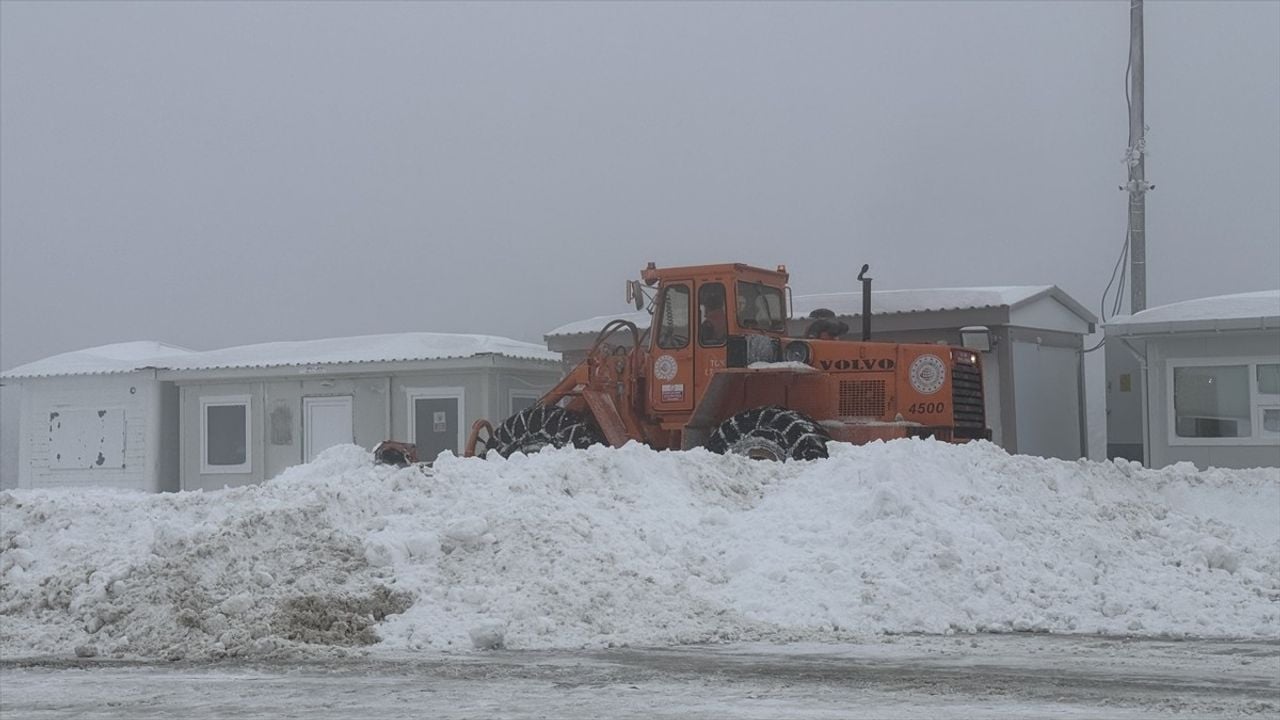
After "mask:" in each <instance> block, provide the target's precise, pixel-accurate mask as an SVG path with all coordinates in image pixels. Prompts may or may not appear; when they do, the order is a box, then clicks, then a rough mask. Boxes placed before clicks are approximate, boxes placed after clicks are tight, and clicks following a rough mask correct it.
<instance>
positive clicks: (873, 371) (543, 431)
mask: <svg viewBox="0 0 1280 720" xmlns="http://www.w3.org/2000/svg"><path fill="white" fill-rule="evenodd" d="M865 270H866V268H865V267H864V273H865ZM641 277H642V280H643V285H642V284H641V283H640V282H637V281H630V282H628V283H627V294H628V299H629V300H632V301H634V302H635V304H636V307H637V309H639V308H641V307H643V306H644V303H645V302H646V301H648V302H649V303H650V307H651V309H652V314H653V320H652V322H651V324H650V329H649V330H648V331H647V332H641V331H640V330H639V329H638V328H637V327H636V326H635V325H634V324H633V323H631V322H628V321H626V320H614V321H611V322H609V323H608V324H607V325H605V327H604V328H603V329H601V331H600V333H599V335H598V336H597V337H596V339H595V342H594V344H593V345H592V347H591V350H590V352H589V353H588V355H587V358H586V359H585V360H584V361H583V362H582V363H580V364H579V365H578V366H577V367H575V368H574V369H573V370H572V371H571V372H570V373H569V374H568V375H567V376H566V377H565V378H564V379H563V380H562V381H561V382H560V383H559V384H558V385H556V386H555V387H554V388H552V389H551V391H549V392H548V393H547V394H546V395H544V396H543V397H542V398H541V399H540V400H539V401H538V402H537V403H536V404H535V405H534V406H532V407H530V408H527V409H525V410H522V411H521V412H519V413H517V414H515V415H513V416H511V417H509V418H507V419H506V420H505V421H503V422H501V423H499V424H498V425H496V426H494V425H491V424H490V423H489V422H488V421H486V420H480V421H478V422H476V423H475V425H474V426H473V427H472V429H471V434H470V437H469V438H468V440H467V446H466V454H467V455H468V456H470V455H474V454H486V453H488V452H489V451H496V452H498V453H499V454H501V455H503V456H509V455H511V454H512V453H515V452H525V453H528V452H533V451H536V450H538V449H540V448H543V447H546V446H549V445H550V446H554V447H565V446H572V447H577V448H584V447H587V446H590V445H593V444H597V443H607V444H609V445H612V446H614V447H620V446H621V445H623V444H625V443H626V442H628V441H631V440H635V441H639V442H642V443H644V444H646V445H648V446H650V447H653V448H656V449H689V448H694V447H706V448H707V449H708V450H711V451H713V452H717V453H738V454H743V455H747V456H750V457H753V458H761V459H771V460H787V459H796V460H812V459H817V458H824V457H826V456H827V442H828V441H829V440H838V441H845V442H852V443H866V442H870V441H873V440H889V439H893V438H903V437H933V438H937V439H939V440H944V441H953V442H963V441H967V440H973V439H980V438H989V437H990V431H989V430H988V429H987V426H986V418H985V415H984V410H983V407H984V406H983V388H982V365H981V357H980V356H979V355H978V354H977V353H976V352H973V351H972V350H969V349H967V348H963V347H949V346H944V345H925V344H905V343H890V342H871V341H869V340H868V338H869V326H866V325H865V323H864V332H863V340H862V341H853V340H841V339H826V338H829V337H831V336H832V335H838V334H841V333H842V332H843V331H844V330H847V328H846V327H844V326H843V323H838V322H836V321H834V320H830V319H821V318H820V319H817V320H816V321H814V324H813V326H812V328H811V329H812V330H813V332H809V333H806V334H807V335H812V336H816V337H806V338H790V337H787V319H788V308H787V299H788V297H789V294H788V291H787V290H788V288H787V278H788V276H787V272H786V268H784V267H781V266H779V267H778V268H777V269H776V270H767V269H763V268H757V267H751V266H748V265H741V264H725V265H700V266H693V267H672V268H658V267H655V266H654V264H653V263H650V264H649V266H648V267H646V268H645V269H644V270H643V272H642V273H641ZM860 277H861V276H860ZM865 282H869V281H864V283H865ZM864 289H865V291H864V293H863V298H864V300H863V302H864V306H869V304H870V300H869V298H870V292H869V286H868V285H865V284H864ZM869 310H870V308H869V307H864V309H863V317H864V319H865V318H869ZM828 315H830V313H828ZM397 447H400V448H403V446H396V447H391V448H390V449H389V459H390V460H392V461H394V460H398V459H402V458H400V457H397V455H396V448H397Z"/></svg>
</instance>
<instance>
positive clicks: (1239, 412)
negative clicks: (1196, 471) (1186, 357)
mask: <svg viewBox="0 0 1280 720" xmlns="http://www.w3.org/2000/svg"><path fill="white" fill-rule="evenodd" d="M1173 414H1174V431H1175V432H1176V433H1177V435H1178V437H1185V438H1216V437H1249V436H1251V435H1253V423H1252V420H1251V418H1250V407H1249V366H1248V365H1220V366H1203V367H1176V368H1174V369H1173Z"/></svg>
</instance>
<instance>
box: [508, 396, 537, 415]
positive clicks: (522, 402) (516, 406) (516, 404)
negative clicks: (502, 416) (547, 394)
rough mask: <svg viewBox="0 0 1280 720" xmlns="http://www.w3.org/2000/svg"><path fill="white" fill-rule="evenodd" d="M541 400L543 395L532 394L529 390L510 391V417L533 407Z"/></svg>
mask: <svg viewBox="0 0 1280 720" xmlns="http://www.w3.org/2000/svg"><path fill="white" fill-rule="evenodd" d="M541 398H542V393H537V392H530V391H529V390H512V391H510V395H509V396H508V401H509V402H510V406H511V410H510V412H509V413H507V414H508V416H511V415H515V414H516V413H518V412H520V411H521V410H524V409H525V408H530V407H533V406H534V405H535V404H537V402H538V400H540V399H541Z"/></svg>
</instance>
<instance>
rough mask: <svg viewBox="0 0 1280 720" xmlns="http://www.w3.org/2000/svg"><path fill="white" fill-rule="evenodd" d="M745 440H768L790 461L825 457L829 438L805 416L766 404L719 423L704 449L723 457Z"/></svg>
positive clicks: (819, 426)
mask: <svg viewBox="0 0 1280 720" xmlns="http://www.w3.org/2000/svg"><path fill="white" fill-rule="evenodd" d="M744 437H756V438H762V439H766V440H771V441H773V442H774V443H776V444H777V445H778V446H779V447H781V448H782V449H783V451H784V452H785V453H786V454H787V457H789V458H790V459H792V460H819V459H822V458H825V457H827V441H828V440H829V439H830V436H829V435H828V434H827V432H826V431H825V430H823V429H822V426H821V425H818V424H817V423H815V422H814V421H812V420H810V419H809V418H807V417H805V416H804V415H802V414H800V413H798V412H796V411H794V410H788V409H786V408H782V407H777V406H775V405H767V406H765V407H758V408H754V409H751V410H746V411H744V412H740V413H738V414H737V415H734V416H733V417H730V418H729V419H727V420H725V421H724V422H722V423H720V426H719V427H717V428H716V429H715V432H713V433H711V437H710V438H709V439H708V440H707V445H706V448H707V449H708V450H710V451H711V452H714V453H719V454H721V455H724V454H726V453H728V452H729V451H730V448H732V447H733V445H734V444H735V443H737V442H738V441H739V440H741V439H743V438H744Z"/></svg>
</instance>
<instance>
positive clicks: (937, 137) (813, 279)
mask: <svg viewBox="0 0 1280 720" xmlns="http://www.w3.org/2000/svg"><path fill="white" fill-rule="evenodd" d="M1146 16H1147V26H1146V33H1147V119H1148V124H1149V125H1150V127H1151V130H1150V135H1149V148H1150V152H1151V155H1150V159H1149V162H1148V173H1149V177H1150V178H1151V180H1152V181H1153V182H1155V183H1156V185H1157V190H1156V191H1155V192H1154V193H1153V194H1152V195H1151V197H1150V200H1149V205H1148V213H1149V215H1148V217H1149V225H1148V229H1149V253H1150V276H1149V285H1150V301H1151V304H1162V303H1166V302H1171V301H1176V300H1180V299H1185V298H1189V297H1196V296H1202V295H1208V294H1218V293H1225V292H1236V291H1246V290H1256V289H1262V288H1274V287H1280V4H1277V3H1274V2H1241V3H1231V2H1213V3H1154V2H1149V3H1148V4H1147V12H1146ZM1128 32H1129V27H1128V3H1127V2H1124V1H1123V0H1118V1H1116V2H1093V3H1083V2H1081V3H1077V2H1072V3H1032V2H1023V3H1015V2H1000V3H959V2H956V3H951V2H948V3H896V2H895V3H870V2H867V3H849V4H833V3H823V4H813V5H798V4H764V3H755V4H747V5H736V4H729V3H699V4H645V5H622V4H615V3H609V4H585V3H570V4H556V5H542V4H533V3H518V4H512V5H502V4H484V5H479V4H468V5H448V4H440V3H429V4H428V3H394V4H392V3H387V4H360V5H348V4H341V3H336V2H329V3H314V4H303V3H249V4H232V3H217V4H197V3H142V4H113V3H107V2H93V3H87V4H77V3H71V2H59V3H40V4H28V3H19V2H4V3H3V5H0V329H2V331H3V343H2V345H0V367H4V368H8V367H12V366H14V365H16V364H20V363H23V362H27V361H30V360H34V359H37V358H40V357H44V356H47V355H50V354H54V353H58V352H63V351H67V350H72V349H77V348H82V347H87V346H91V345H97V344H102V343H109V342H118V341H124V340H131V339H144V338H145V339H157V340H162V341H167V342H171V343H176V344H179V345H185V346H189V347H194V348H199V349H203V348H212V347H219V346H226V345H233V344H241V343H250V342H260V341H269V340H280V339H304V338H314V337H327V336H339V335H350V334H362V333H371V332H395V331H405V330H434V331H462V332H486V333H494V334H500V335H508V336H513V337H517V338H522V339H527V340H538V339H539V338H540V336H541V334H542V333H543V332H544V331H545V330H547V329H549V328H551V327H554V326H556V325H558V324H560V323H563V322H567V321H570V320H576V319H580V318H582V317H584V316H588V315H593V314H598V313H603V312H610V311H616V310H622V309H624V307H625V306H624V304H623V299H622V298H623V281H624V280H625V279H627V278H632V277H636V275H637V273H638V271H639V269H640V267H641V266H642V265H643V264H644V263H645V262H646V261H648V260H655V261H657V262H659V263H660V264H684V263H698V262H717V261H745V262H752V263H756V264H761V265H766V266H772V265H774V264H777V263H780V262H781V263H786V264H787V265H788V266H789V268H790V269H791V271H792V285H793V287H794V289H795V291H796V292H798V293H805V292H821V291H835V290H842V289H854V286H855V283H854V279H853V275H854V271H855V268H856V267H857V265H859V264H860V263H862V262H870V263H871V264H872V266H873V268H874V272H873V273H872V274H873V275H874V276H875V278H876V281H877V286H878V287H880V288H905V287H928V286H949V285H972V284H1029V283H1056V284H1058V285H1060V286H1062V287H1063V288H1064V289H1066V290H1067V291H1068V292H1069V293H1071V294H1072V295H1074V296H1075V297H1077V298H1078V299H1079V300H1081V301H1082V302H1084V303H1085V304H1086V305H1088V306H1089V307H1091V308H1096V307H1097V305H1098V296H1099V294H1100V293H1101V291H1102V288H1103V286H1104V285H1105V284H1106V280H1107V277H1108V275H1109V273H1110V271H1111V267H1112V264H1113V263H1114V261H1115V258H1116V254H1117V252H1118V250H1119V247H1120V244H1121V242H1122V241H1123V234H1124V224H1125V207H1126V205H1125V195H1124V194H1123V193H1122V192H1120V191H1119V190H1118V189H1117V187H1118V186H1119V185H1120V184H1121V183H1123V182H1124V180H1125V176H1124V173H1125V170H1124V166H1123V164H1122V162H1121V159H1122V156H1123V152H1124V147H1125V142H1126V128H1127V121H1126V116H1125V105H1124V93H1123V89H1124V69H1125V60H1126V57H1127V52H1128V50H1127V41H1128Z"/></svg>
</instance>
